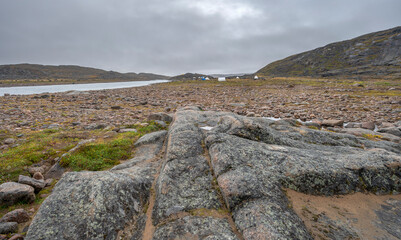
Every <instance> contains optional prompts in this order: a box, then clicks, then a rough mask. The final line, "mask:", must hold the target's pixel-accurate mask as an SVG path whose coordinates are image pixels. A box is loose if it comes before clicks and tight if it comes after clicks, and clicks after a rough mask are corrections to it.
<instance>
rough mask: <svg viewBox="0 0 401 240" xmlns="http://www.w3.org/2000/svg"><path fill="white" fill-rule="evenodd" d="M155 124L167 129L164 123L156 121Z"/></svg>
mask: <svg viewBox="0 0 401 240" xmlns="http://www.w3.org/2000/svg"><path fill="white" fill-rule="evenodd" d="M155 123H157V124H159V125H160V126H161V127H167V124H166V123H165V122H164V121H160V120H156V121H155Z"/></svg>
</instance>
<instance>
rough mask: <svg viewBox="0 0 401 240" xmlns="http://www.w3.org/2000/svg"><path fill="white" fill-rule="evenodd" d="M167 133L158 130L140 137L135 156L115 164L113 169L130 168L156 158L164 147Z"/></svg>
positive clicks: (136, 143) (136, 144)
mask: <svg viewBox="0 0 401 240" xmlns="http://www.w3.org/2000/svg"><path fill="white" fill-rule="evenodd" d="M166 135H167V131H158V132H153V133H149V134H146V135H144V136H142V137H141V138H140V139H138V141H136V142H135V147H136V151H135V157H134V158H132V159H130V160H128V161H126V162H124V163H121V164H119V165H117V166H114V167H113V168H112V169H111V171H115V170H121V169H125V168H130V167H133V166H135V165H137V164H140V163H142V162H145V161H150V160H151V159H154V158H156V157H157V155H158V154H159V152H160V150H161V149H162V147H163V143H164V139H165V137H166Z"/></svg>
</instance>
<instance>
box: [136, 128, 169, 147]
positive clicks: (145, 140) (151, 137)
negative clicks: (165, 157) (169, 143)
mask: <svg viewBox="0 0 401 240" xmlns="http://www.w3.org/2000/svg"><path fill="white" fill-rule="evenodd" d="M166 135H167V131H164V130H163V131H158V132H153V133H149V134H146V135H144V136H142V137H141V138H139V139H138V141H136V142H135V147H140V146H142V145H146V144H155V143H157V144H160V143H161V144H162V143H163V142H164V138H165V137H166Z"/></svg>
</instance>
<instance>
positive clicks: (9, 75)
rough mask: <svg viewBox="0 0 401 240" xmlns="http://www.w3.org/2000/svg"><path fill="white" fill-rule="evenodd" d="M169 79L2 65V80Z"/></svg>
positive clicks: (77, 68)
mask: <svg viewBox="0 0 401 240" xmlns="http://www.w3.org/2000/svg"><path fill="white" fill-rule="evenodd" d="M167 78H169V77H167V76H163V75H156V74H151V73H139V74H137V73H119V72H114V71H105V70H101V69H96V68H89V67H81V66H71V65H60V66H50V65H38V64H15V65H0V81H1V80H14V79H17V80H20V79H76V80H94V79H98V80H138V81H139V80H154V79H167Z"/></svg>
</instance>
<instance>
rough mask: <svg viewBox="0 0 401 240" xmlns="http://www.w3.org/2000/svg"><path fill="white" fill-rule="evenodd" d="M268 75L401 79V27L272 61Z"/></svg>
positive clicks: (265, 70)
mask: <svg viewBox="0 0 401 240" xmlns="http://www.w3.org/2000/svg"><path fill="white" fill-rule="evenodd" d="M257 74H258V75H265V76H280V77H288V76H311V77H336V76H341V77H347V76H351V77H355V76H361V77H379V78H382V77H389V78H401V27H396V28H392V29H389V30H385V31H380V32H374V33H370V34H367V35H363V36H360V37H357V38H354V39H351V40H347V41H342V42H336V43H332V44H329V45H327V46H324V47H321V48H317V49H315V50H312V51H308V52H304V53H300V54H296V55H293V56H290V57H287V58H285V59H282V60H279V61H276V62H273V63H270V64H269V65H267V66H265V67H264V68H262V69H260V70H259V71H258V72H257Z"/></svg>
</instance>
